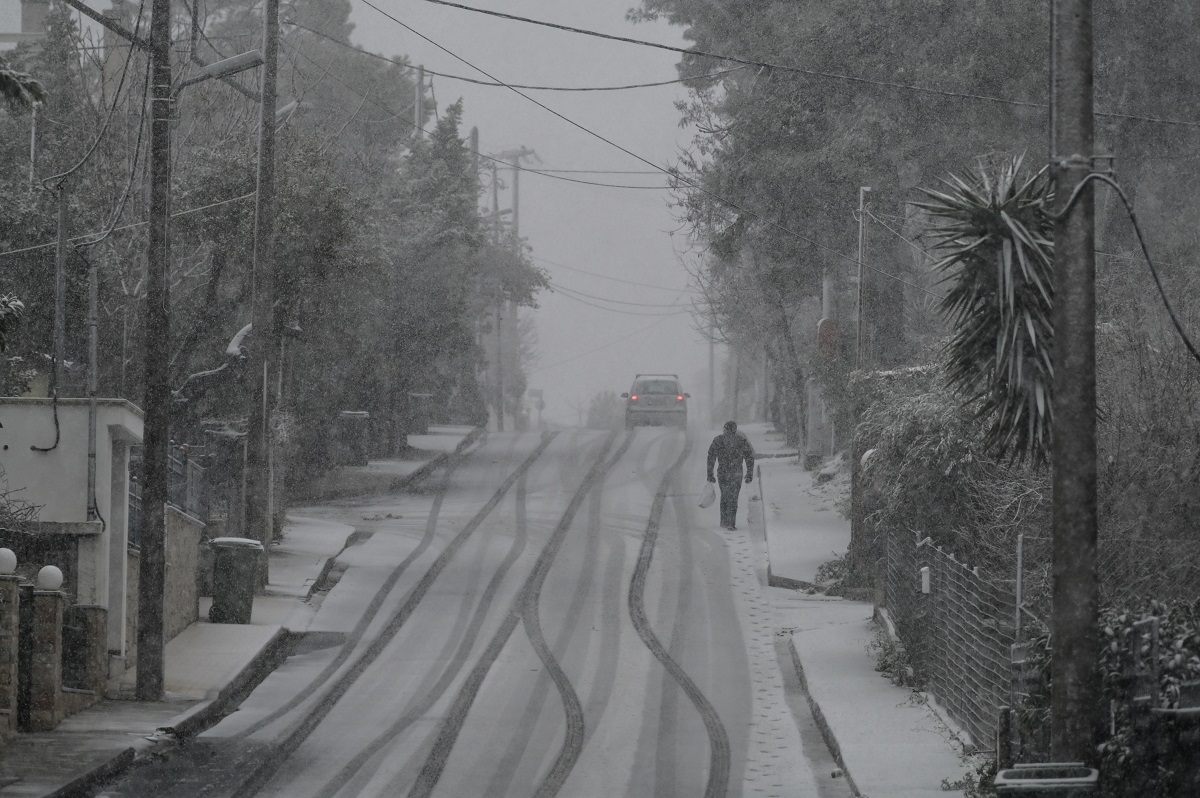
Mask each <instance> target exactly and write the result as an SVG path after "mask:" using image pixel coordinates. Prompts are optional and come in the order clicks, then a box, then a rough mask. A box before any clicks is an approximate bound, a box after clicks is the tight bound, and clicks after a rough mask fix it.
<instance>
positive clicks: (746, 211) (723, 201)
mask: <svg viewBox="0 0 1200 798" xmlns="http://www.w3.org/2000/svg"><path fill="white" fill-rule="evenodd" d="M363 3H364V4H365V5H367V6H369V7H371V8H373V9H375V10H376V11H378V12H379V13H380V14H382V15H383V16H385V17H387V18H388V19H390V20H392V21H393V22H395V23H396V24H397V25H399V26H400V27H402V28H404V29H405V30H407V31H408V32H409V33H411V34H413V35H414V36H416V37H418V38H420V39H422V40H424V41H425V42H428V43H429V44H431V45H433V46H434V47H436V48H438V49H439V50H441V51H442V52H444V53H446V54H447V55H449V56H451V57H453V58H455V59H457V60H459V61H461V62H462V63H464V64H466V65H467V66H469V67H470V68H471V69H474V70H475V71H476V72H479V73H480V74H481V75H484V76H485V77H487V78H489V79H491V80H495V81H497V82H501V83H502V82H503V81H499V80H498V79H497V78H496V77H495V76H493V75H491V74H489V73H488V72H487V71H485V70H483V69H481V68H480V67H478V66H476V65H475V64H473V63H471V62H470V61H468V60H467V59H465V58H463V57H462V56H461V55H458V54H457V53H455V52H453V51H452V50H450V49H449V48H448V47H445V46H444V45H441V44H439V43H437V42H435V41H434V40H433V39H431V38H429V37H428V36H426V35H425V34H423V33H421V32H420V31H418V30H416V29H415V28H413V27H412V26H411V25H408V24H407V23H405V22H402V21H401V20H399V19H397V18H396V17H394V16H392V15H391V14H389V13H387V12H386V11H384V10H383V9H381V8H380V7H379V6H377V5H375V4H374V3H372V2H371V0H363ZM505 85H506V87H507V88H508V89H509V90H510V91H512V92H513V93H514V94H516V95H517V96H518V97H522V98H524V99H525V100H527V101H528V102H531V103H533V104H534V105H536V106H538V107H539V108H541V109H542V110H544V111H546V112H548V113H550V114H553V115H554V116H556V117H558V118H559V119H561V120H563V121H564V122H566V123H567V124H569V125H571V126H573V127H576V128H578V129H579V130H582V131H583V132H584V133H587V134H588V135H589V136H593V137H595V138H597V139H599V140H600V141H603V142H604V143H605V144H607V145H609V146H610V147H613V148H615V149H618V150H620V151H621V152H623V153H625V154H626V155H628V156H629V157H631V158H634V159H635V160H638V161H641V162H642V163H644V164H646V165H647V166H650V167H653V168H654V169H657V170H658V171H660V172H662V173H663V174H665V175H667V176H668V177H673V178H675V179H676V180H677V181H679V182H680V183H682V184H684V185H686V186H689V187H691V188H693V189H695V190H696V191H699V192H700V193H702V194H704V195H705V196H707V197H709V198H711V199H713V200H716V201H717V202H719V203H721V204H722V205H726V206H728V207H730V208H733V209H735V210H738V211H741V212H742V213H744V214H747V215H749V216H752V217H754V218H755V219H757V220H759V221H760V222H763V223H764V224H766V225H767V226H769V227H774V228H775V229H777V230H780V231H781V232H783V233H786V234H787V235H789V236H792V237H793V238H796V239H798V240H800V241H805V242H807V243H809V244H812V245H813V246H815V247H817V248H818V249H823V250H825V251H826V252H829V253H831V254H833V255H835V256H837V257H839V258H842V259H844V260H847V261H849V262H851V263H854V264H857V263H858V259H857V258H855V257H853V256H851V255H847V254H845V253H844V252H839V251H838V250H836V249H833V248H832V247H827V246H825V245H824V244H822V243H820V242H818V241H815V240H813V239H811V238H809V237H808V236H804V235H801V234H800V233H797V232H795V231H794V230H790V229H788V228H787V227H785V226H783V225H782V224H780V223H779V222H776V221H773V220H771V219H767V218H766V217H764V216H762V215H761V214H759V213H756V212H755V211H752V210H750V209H749V208H746V207H745V206H743V205H739V204H738V203H736V202H734V201H733V200H729V199H726V198H725V197H722V196H721V195H720V194H717V193H715V192H713V191H709V190H708V189H706V188H704V187H703V186H701V185H700V184H699V183H695V182H693V181H691V180H688V179H687V178H685V177H683V175H682V174H681V173H679V172H672V171H671V170H669V169H664V168H663V167H661V166H659V165H658V164H656V163H654V162H653V161H651V160H649V159H647V158H643V157H642V156H640V155H638V154H637V153H635V152H633V151H632V150H630V149H628V148H626V147H622V146H621V145H620V144H617V143H616V142H615V141H613V140H612V139H609V138H606V137H604V136H602V135H601V134H599V133H597V132H596V131H594V130H592V129H591V128H588V127H585V126H584V125H581V124H580V123H579V122H576V121H575V120H574V119H571V118H570V117H567V116H564V115H563V114H560V113H559V112H558V111H555V110H554V109H553V108H551V107H550V106H548V105H546V104H545V103H542V102H539V101H538V100H535V99H534V98H533V97H530V96H529V95H528V94H525V93H524V92H522V91H520V90H519V89H516V88H513V87H512V86H508V85H507V84H505ZM556 177H559V179H563V178H561V177H560V176H557V175H556Z"/></svg>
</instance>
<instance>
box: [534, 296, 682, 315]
mask: <svg viewBox="0 0 1200 798" xmlns="http://www.w3.org/2000/svg"><path fill="white" fill-rule="evenodd" d="M558 295H559V296H561V297H564V298H566V299H570V300H571V301H573V302H578V303H580V304H581V305H587V306H588V307H592V308H596V309H597V310H607V311H608V312H609V313H620V314H621V315H623V316H686V315H688V314H689V313H691V311H690V310H671V311H659V310H655V311H645V312H643V311H638V310H621V309H619V308H614V307H608V306H605V305H597V304H596V303H595V302H589V301H588V300H586V299H580V298H579V297H577V296H574V295H572V294H568V293H566V292H565V291H560V292H558Z"/></svg>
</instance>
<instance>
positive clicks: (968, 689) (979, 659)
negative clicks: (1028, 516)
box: [886, 532, 1200, 749]
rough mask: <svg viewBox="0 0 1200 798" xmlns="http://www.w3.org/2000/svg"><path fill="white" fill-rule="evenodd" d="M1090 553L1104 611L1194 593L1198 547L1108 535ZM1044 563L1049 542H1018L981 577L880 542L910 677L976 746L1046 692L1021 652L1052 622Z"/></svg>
mask: <svg viewBox="0 0 1200 798" xmlns="http://www.w3.org/2000/svg"><path fill="white" fill-rule="evenodd" d="M1097 555H1098V556H1097V570H1098V572H1099V579H1100V592H1101V602H1102V604H1104V605H1115V606H1134V605H1136V604H1137V603H1138V602H1139V601H1141V600H1146V599H1157V600H1159V601H1165V602H1167V603H1176V602H1184V601H1189V602H1190V601H1195V600H1196V597H1197V596H1198V595H1200V540H1178V539H1175V540H1170V539H1148V538H1107V539H1102V540H1101V541H1100V544H1099V548H1098V552H1097ZM1051 560H1052V557H1051V546H1050V539H1049V538H1048V537H1038V536H1025V535H1021V536H1018V538H1017V541H1016V544H1015V545H1014V546H1013V548H1012V561H1011V566H1010V567H1009V568H1005V567H1004V566H1003V565H1000V566H999V567H997V566H993V572H992V573H981V571H980V569H979V568H971V567H969V566H968V565H966V564H964V563H962V562H960V561H959V560H957V559H956V558H955V556H954V554H953V553H951V552H948V551H945V550H943V549H941V548H939V547H937V546H934V545H933V544H932V542H931V541H930V540H929V539H928V538H924V539H922V538H921V536H920V535H916V534H908V533H896V532H892V533H889V534H888V536H887V572H886V596H887V607H888V611H889V613H890V614H891V617H892V619H893V621H894V622H895V624H896V631H897V633H898V634H899V636H900V639H901V641H902V642H903V643H904V647H905V649H906V651H907V652H908V655H909V659H910V661H911V663H912V667H913V670H914V672H915V673H916V674H917V676H918V677H919V678H920V679H921V681H922V682H923V684H924V686H925V688H926V689H927V690H928V691H929V692H930V693H932V694H933V695H934V696H936V697H937V699H938V701H939V702H941V703H942V704H943V705H944V706H945V708H946V710H947V711H948V712H949V714H950V715H951V717H953V718H954V719H955V720H956V721H957V722H958V723H960V724H961V725H962V726H963V728H964V729H966V730H967V731H968V732H969V733H970V734H971V736H972V738H973V740H974V742H975V743H976V745H977V746H978V747H979V748H981V749H988V748H990V747H991V744H992V742H993V741H994V740H995V735H996V728H997V724H998V723H999V711H1000V707H1001V706H1006V705H1007V706H1010V707H1013V708H1014V712H1016V714H1017V716H1018V720H1020V719H1021V716H1020V712H1019V710H1018V709H1017V708H1018V707H1020V706H1021V703H1022V701H1023V700H1024V698H1025V697H1026V696H1028V695H1029V693H1030V692H1031V691H1032V690H1035V689H1042V688H1044V685H1042V684H1041V683H1040V681H1041V680H1042V679H1043V678H1044V676H1043V674H1041V673H1039V672H1038V669H1037V668H1036V667H1035V665H1034V663H1032V662H1031V660H1030V659H1029V656H1028V655H1029V653H1030V652H1031V651H1032V650H1033V649H1032V648H1031V647H1030V645H1029V640H1030V639H1031V638H1032V637H1033V636H1035V635H1040V634H1041V633H1042V632H1044V631H1047V629H1046V623H1047V622H1048V621H1049V620H1050V595H1051V583H1052V573H1053V572H1052V568H1051ZM996 571H1002V572H1007V573H999V574H998V573H995V572H996ZM1008 575H1011V578H997V577H1004V576H1008ZM1018 606H1020V608H1021V613H1020V616H1019V617H1018V614H1017V608H1018ZM1026 720H1032V719H1026ZM1042 725H1044V724H1037V723H1030V722H1024V723H1021V722H1018V723H1017V724H1015V727H1014V728H1013V729H1012V731H1013V734H1014V738H1015V739H1014V741H1013V742H1014V744H1015V745H1016V746H1018V747H1021V746H1022V745H1023V746H1024V747H1032V748H1037V746H1038V745H1043V747H1044V744H1045V740H1040V736H1041V735H1042V734H1043V733H1044V732H1045V731H1046V730H1045V729H1044V728H1040V727H1041V726H1042ZM1022 727H1023V728H1022ZM1022 736H1024V738H1025V739H1024V740H1022V739H1021V737H1022ZM1039 740H1040V742H1039Z"/></svg>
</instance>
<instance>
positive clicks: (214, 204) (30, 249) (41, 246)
mask: <svg viewBox="0 0 1200 798" xmlns="http://www.w3.org/2000/svg"><path fill="white" fill-rule="evenodd" d="M255 193H256V192H254V191H251V192H250V193H249V194H242V195H241V196H239V197H230V198H229V199H223V200H218V201H217V202H210V203H208V204H207V205H201V206H199V207H196V208H188V209H187V210H183V211H175V212H174V213H172V214H171V218H172V219H174V218H176V217H178V216H187V215H188V214H191V213H199V212H200V211H206V210H208V209H209V208H215V207H217V206H218V205H228V204H229V203H231V202H241V201H242V200H246V199H250V198H251V197H253V196H254V195H255ZM145 224H149V222H131V223H130V224H123V225H121V226H120V227H114V228H113V229H112V230H110V231H109V232H111V233H115V232H118V231H120V230H131V229H133V228H134V227H141V226H142V225H145ZM103 232H104V231H102V230H97V231H96V232H93V233H86V234H84V235H81V236H74V237H72V238H68V239H67V241H68V242H73V241H83V240H85V239H87V238H90V237H92V236H95V235H99V234H101V233H103ZM53 246H56V242H54V241H50V242H48V243H46V244H34V245H33V246H32V247H22V248H20V249H10V250H8V251H7V252H0V258H3V257H7V256H8V255H19V254H21V253H22V252H34V251H36V250H39V249H49V248H50V247H53ZM84 246H87V245H86V244H85V245H84Z"/></svg>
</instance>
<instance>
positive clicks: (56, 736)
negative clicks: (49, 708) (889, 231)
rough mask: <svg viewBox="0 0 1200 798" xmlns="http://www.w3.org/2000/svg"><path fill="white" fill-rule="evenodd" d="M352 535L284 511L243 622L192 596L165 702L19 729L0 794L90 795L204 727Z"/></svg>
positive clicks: (413, 471) (407, 465) (168, 665)
mask: <svg viewBox="0 0 1200 798" xmlns="http://www.w3.org/2000/svg"><path fill="white" fill-rule="evenodd" d="M478 434H479V433H478V432H477V431H476V430H474V429H472V428H470V427H443V428H434V429H432V430H431V434H430V435H417V436H411V437H410V443H411V444H412V445H413V447H414V449H413V451H412V452H411V455H412V459H406V460H399V461H381V462H380V463H376V464H372V465H373V466H375V468H374V469H372V468H371V466H368V469H367V470H373V471H374V472H375V473H378V474H381V475H382V479H383V480H384V482H386V486H385V487H386V488H387V489H395V488H396V487H397V485H400V486H402V485H404V484H409V483H411V482H414V481H417V480H419V479H420V478H422V477H423V476H424V475H425V474H427V473H429V472H431V471H432V470H433V469H435V468H437V467H438V466H439V465H441V464H442V463H444V462H445V461H446V460H447V459H448V458H449V457H450V456H451V454H452V453H454V452H455V451H460V450H461V449H463V448H465V447H466V446H467V445H469V444H470V443H471V442H472V441H473V440H474V439H475V438H476V437H477V436H478ZM371 478H372V477H368V478H367V479H368V480H370V479H371ZM347 484H349V485H351V486H354V485H361V484H362V482H361V480H360V481H358V482H355V481H354V480H351V481H350V482H349V483H347ZM380 484H381V485H382V484H384V483H383V482H381V483H380ZM371 485H372V486H373V483H371ZM363 492H370V491H363ZM353 533H354V529H353V528H352V527H350V526H347V525H345V524H339V523H336V522H333V521H326V520H318V519H313V518H307V517H302V516H295V515H289V517H288V521H287V524H286V525H285V527H284V534H283V539H282V540H281V541H280V542H279V543H276V544H274V545H272V546H270V547H269V549H268V558H269V559H268V570H269V573H270V579H269V584H268V586H267V589H266V591H265V593H263V594H261V595H257V596H255V597H254V606H253V611H252V614H251V622H250V623H249V624H211V623H208V622H207V618H208V610H209V608H210V607H211V605H212V599H211V598H202V599H201V600H200V620H199V621H197V622H196V623H193V624H192V625H190V626H188V627H187V628H186V629H185V630H184V631H183V632H181V633H180V634H179V635H177V636H176V637H175V638H173V639H172V640H170V641H169V642H168V643H167V646H166V650H165V652H164V667H163V672H164V673H163V676H164V685H165V692H166V695H165V700H163V701H157V702H143V701H127V700H105V701H100V702H99V703H97V704H94V705H93V706H91V707H89V708H88V709H86V710H84V711H83V712H80V713H78V714H76V715H73V716H71V717H69V718H67V719H66V720H64V721H63V722H62V723H61V724H59V726H58V728H56V729H55V730H54V731H51V732H43V733H37V734H19V735H18V736H17V737H16V738H15V739H14V740H13V741H11V742H9V743H7V744H6V745H4V746H3V747H0V798H10V797H11V798H16V797H17V796H22V797H24V796H28V797H29V798H35V797H36V798H49V797H50V796H63V795H84V794H91V792H92V791H94V789H95V786H96V785H98V784H99V783H101V782H103V781H104V780H106V779H108V778H110V777H112V776H114V775H116V774H119V773H120V772H122V771H123V770H125V769H126V768H128V767H129V766H130V765H131V764H133V762H134V760H135V758H138V757H140V756H147V755H151V754H152V753H153V752H154V751H155V750H156V749H157V747H158V746H160V745H171V744H172V738H176V737H184V738H186V737H191V736H194V735H196V734H198V733H199V732H201V731H203V730H204V729H206V728H208V727H209V726H211V725H212V724H214V723H215V722H216V721H217V720H219V719H220V718H221V717H222V716H223V715H224V714H226V713H227V712H228V711H229V710H230V709H231V708H232V707H234V706H236V705H237V704H238V703H239V702H240V701H241V700H242V698H243V697H244V696H245V695H247V694H248V693H249V692H250V691H251V690H253V688H254V687H255V686H256V685H257V684H258V683H259V682H261V681H262V680H263V679H264V678H265V677H266V676H267V675H269V674H270V672H271V671H272V670H273V669H274V668H276V667H277V666H278V665H279V662H280V661H281V660H282V658H283V656H284V655H285V654H286V652H287V650H288V648H289V643H290V641H292V640H294V639H295V635H297V634H303V633H305V632H306V631H307V630H308V629H309V626H310V625H311V623H312V619H313V616H314V615H315V613H316V607H315V605H314V604H312V603H311V602H310V601H309V598H310V596H311V594H312V592H313V589H314V586H315V585H317V584H318V583H319V582H320V581H321V580H322V578H324V576H325V574H326V573H327V572H328V570H329V567H330V566H331V564H332V563H333V561H334V559H335V558H336V557H337V555H338V554H339V553H340V552H341V551H342V550H343V549H344V548H345V547H346V546H347V544H348V543H349V542H350V539H351V535H353ZM135 679H136V673H135V672H133V671H130V672H128V673H126V674H124V676H123V677H122V679H121V681H120V683H119V684H117V685H113V687H115V688H116V690H117V692H118V693H119V694H122V695H132V692H133V688H134V684H135ZM160 730H162V731H161V732H160ZM163 732H165V734H164V733H163Z"/></svg>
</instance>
